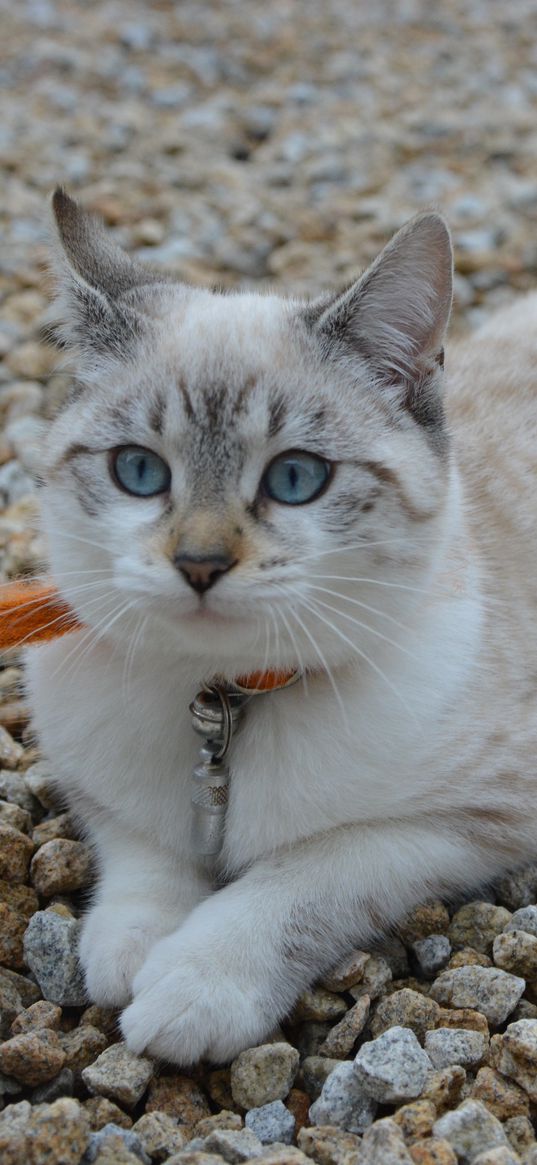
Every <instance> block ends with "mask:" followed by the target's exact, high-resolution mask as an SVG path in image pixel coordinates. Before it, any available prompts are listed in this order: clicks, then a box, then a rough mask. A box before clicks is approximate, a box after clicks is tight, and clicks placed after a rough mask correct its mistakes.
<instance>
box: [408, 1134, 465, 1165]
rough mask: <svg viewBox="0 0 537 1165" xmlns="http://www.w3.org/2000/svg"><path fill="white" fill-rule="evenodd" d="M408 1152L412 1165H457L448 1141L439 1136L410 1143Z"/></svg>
mask: <svg viewBox="0 0 537 1165" xmlns="http://www.w3.org/2000/svg"><path fill="white" fill-rule="evenodd" d="M409 1153H410V1157H411V1159H412V1161H413V1163H414V1165H457V1157H456V1156H455V1153H454V1152H453V1149H452V1148H451V1145H450V1143H449V1141H445V1140H444V1139H443V1138H441V1137H428V1138H427V1140H424V1141H415V1143H414V1144H413V1145H410V1147H409Z"/></svg>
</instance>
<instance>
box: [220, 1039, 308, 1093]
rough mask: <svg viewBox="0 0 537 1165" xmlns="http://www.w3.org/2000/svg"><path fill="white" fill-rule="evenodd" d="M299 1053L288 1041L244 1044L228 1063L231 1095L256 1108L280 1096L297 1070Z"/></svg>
mask: <svg viewBox="0 0 537 1165" xmlns="http://www.w3.org/2000/svg"><path fill="white" fill-rule="evenodd" d="M299 1060H300V1057H299V1054H298V1052H297V1050H296V1048H293V1047H291V1044H286V1043H283V1042H282V1043H274V1044H261V1045H259V1047H256V1048H247V1049H246V1050H245V1051H244V1052H241V1053H240V1055H238V1056H237V1058H236V1059H235V1060H234V1061H233V1063H232V1065H231V1091H232V1093H233V1099H234V1100H235V1101H236V1103H237V1104H240V1105H241V1107H242V1108H246V1109H250V1108H258V1107H260V1106H261V1105H263V1104H269V1103H270V1101H272V1100H283V1099H284V1098H285V1097H286V1096H287V1095H288V1093H289V1091H290V1090H291V1088H292V1086H293V1083H294V1080H295V1076H296V1074H297V1071H298V1065H299Z"/></svg>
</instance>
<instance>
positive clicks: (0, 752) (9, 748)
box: [0, 725, 28, 808]
mask: <svg viewBox="0 0 537 1165" xmlns="http://www.w3.org/2000/svg"><path fill="white" fill-rule="evenodd" d="M23 756H24V749H23V747H22V744H19V743H18V742H17V741H16V740H13V737H12V736H11V733H10V732H8V731H7V728H2V726H1V725H0V766H2V768H6V769H16V768H18V766H19V764H20V762H21V760H22V758H23ZM25 808H28V806H25Z"/></svg>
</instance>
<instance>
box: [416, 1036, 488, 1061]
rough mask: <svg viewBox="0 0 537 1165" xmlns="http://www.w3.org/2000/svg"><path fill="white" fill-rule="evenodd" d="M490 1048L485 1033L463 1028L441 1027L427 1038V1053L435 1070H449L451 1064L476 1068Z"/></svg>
mask: <svg viewBox="0 0 537 1165" xmlns="http://www.w3.org/2000/svg"><path fill="white" fill-rule="evenodd" d="M488 1046H489V1041H488V1039H487V1036H486V1035H484V1033H483V1032H478V1031H467V1030H466V1029H463V1028H450V1027H439V1028H436V1030H435V1031H431V1032H427V1034H426V1036H425V1051H426V1052H427V1055H428V1056H429V1057H430V1059H431V1060H432V1063H433V1065H434V1067H435V1068H448V1067H449V1065H450V1064H461V1065H462V1067H463V1068H476V1067H477V1066H478V1064H481V1062H482V1060H483V1058H484V1056H485V1055H486V1052H487V1049H488Z"/></svg>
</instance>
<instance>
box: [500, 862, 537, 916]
mask: <svg viewBox="0 0 537 1165" xmlns="http://www.w3.org/2000/svg"><path fill="white" fill-rule="evenodd" d="M496 891H497V894H498V898H499V899H500V901H501V902H503V903H505V905H506V906H507V907H508V909H509V910H520V908H521V907H522V906H531V905H534V904H535V902H536V901H537V865H534V866H526V867H525V869H523V870H517V871H516V872H515V873H513V874H506V876H505V877H504V878H500V880H499V882H497V883H496Z"/></svg>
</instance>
